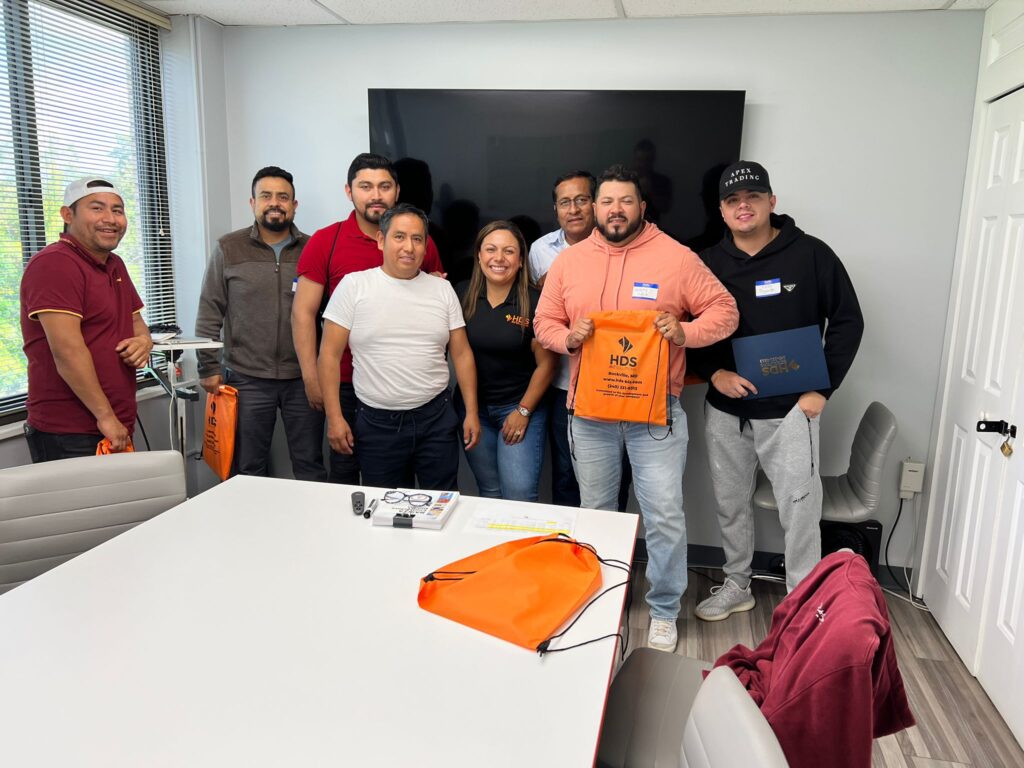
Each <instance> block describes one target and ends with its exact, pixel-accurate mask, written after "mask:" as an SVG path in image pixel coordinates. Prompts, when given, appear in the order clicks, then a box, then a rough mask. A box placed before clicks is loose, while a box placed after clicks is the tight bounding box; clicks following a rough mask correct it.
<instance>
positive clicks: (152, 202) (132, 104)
mask: <svg viewBox="0 0 1024 768" xmlns="http://www.w3.org/2000/svg"><path fill="white" fill-rule="evenodd" d="M0 25H2V26H0V32H2V34H0V64H2V66H3V71H2V72H0V418H2V417H3V416H4V415H5V414H6V415H8V416H10V415H11V414H14V413H17V412H18V411H19V410H20V409H21V407H22V406H23V403H24V398H25V392H26V388H27V383H26V361H25V357H24V354H23V353H22V350H21V345H22V339H21V326H20V319H19V310H20V302H19V296H18V292H19V286H20V283H21V272H22V270H23V268H24V265H25V263H26V262H27V261H28V260H29V258H31V256H32V255H33V254H34V253H36V252H37V251H39V250H40V249H41V248H42V247H43V246H45V245H46V244H47V243H50V242H53V241H54V240H55V239H57V236H58V235H59V234H60V232H61V230H62V228H63V222H62V221H61V218H60V207H61V203H62V199H63V192H64V186H65V185H66V184H67V183H68V182H69V181H71V180H73V179H75V178H78V177H80V176H86V175H97V176H101V177H104V178H107V179H109V180H110V181H112V182H113V183H114V184H116V185H117V186H118V187H120V189H121V190H122V192H124V194H125V196H126V200H125V207H126V210H127V214H128V231H127V233H126V235H125V237H124V239H123V240H122V241H121V244H120V246H119V247H118V249H117V253H118V254H119V255H120V256H121V257H122V258H123V259H124V261H125V263H126V264H127V265H128V269H129V271H130V274H131V276H132V280H133V281H134V283H135V286H136V288H137V289H138V291H139V294H140V295H141V296H142V299H143V301H144V302H145V304H146V308H145V309H144V310H143V314H144V316H145V318H146V321H147V322H149V323H154V322H174V321H175V314H174V279H173V271H172V260H171V238H170V222H169V220H168V206H167V178H166V161H165V153H164V126H163V107H162V93H161V85H160V44H159V36H158V29H157V27H156V26H154V25H153V24H151V23H149V22H147V21H144V20H140V19H138V18H136V17H134V16H132V15H128V14H126V13H124V12H123V11H121V10H118V9H116V8H112V7H109V6H107V5H104V4H101V3H97V2H90V1H89V0H46V1H45V2H44V1H42V0H0Z"/></svg>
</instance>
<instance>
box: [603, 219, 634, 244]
mask: <svg viewBox="0 0 1024 768" xmlns="http://www.w3.org/2000/svg"><path fill="white" fill-rule="evenodd" d="M616 223H617V222H616ZM643 225H644V217H643V216H641V217H639V218H638V219H637V220H636V221H634V222H630V223H628V224H627V225H626V228H625V229H623V230H621V231H619V232H612V231H611V228H610V227H607V226H606V225H604V224H602V223H601V222H597V230H598V231H599V232H600V233H601V235H602V236H603V237H604V239H605V240H607V241H608V242H609V243H621V242H622V241H623V240H626V239H628V238H629V237H631V236H632V235H633V234H634V233H635V232H636V231H637V230H638V229H640V227H642V226H643Z"/></svg>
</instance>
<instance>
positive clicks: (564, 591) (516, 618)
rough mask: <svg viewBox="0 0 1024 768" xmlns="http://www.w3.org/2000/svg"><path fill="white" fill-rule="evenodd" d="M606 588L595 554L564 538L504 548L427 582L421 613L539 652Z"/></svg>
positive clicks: (422, 589) (528, 541)
mask: <svg viewBox="0 0 1024 768" xmlns="http://www.w3.org/2000/svg"><path fill="white" fill-rule="evenodd" d="M600 586H601V564H600V561H599V559H598V557H597V554H596V553H595V552H594V550H593V548H592V547H590V546H589V545H586V544H580V543H579V542H576V541H574V540H573V539H570V538H568V537H567V536H564V535H562V534H558V535H555V536H533V537H530V538H526V539H518V540H516V541H509V542H506V543H504V544H499V545H497V546H495V547H491V548H490V549H485V550H483V551H482V552H477V553H476V554H475V555H470V556H469V557H467V558H463V559H462V560H456V561H455V562H454V563H449V564H448V565H445V566H443V567H441V568H439V569H438V570H436V571H434V572H433V573H430V574H428V575H427V576H426V577H424V578H423V579H421V580H420V593H419V604H420V608H423V609H424V610H427V611H430V612H431V613H436V614H437V615H438V616H444V617H445V618H447V619H451V620H452V621H457V622H458V623H459V624H464V625H466V626H467V627H472V628H473V629H478V630H480V631H481V632H486V633H487V634H489V635H494V636H495V637H500V638H501V639H502V640H508V641H509V642H510V643H515V644H516V645H519V646H522V647H523V648H528V649H529V650H531V651H537V650H541V651H543V650H546V647H547V646H546V641H547V640H549V639H550V638H551V637H552V635H554V634H555V632H556V631H557V630H558V628H559V627H560V626H562V624H564V623H565V622H566V621H567V620H568V619H569V617H570V616H572V615H573V614H574V613H575V612H576V611H577V610H578V609H579V608H580V606H582V605H583V604H584V603H585V602H586V601H587V599H588V598H589V597H590V596H591V595H592V594H594V592H596V591H597V589H598V587H600Z"/></svg>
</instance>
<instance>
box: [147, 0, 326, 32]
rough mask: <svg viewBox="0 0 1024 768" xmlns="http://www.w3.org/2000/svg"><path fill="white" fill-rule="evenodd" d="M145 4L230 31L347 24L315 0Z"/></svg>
mask: <svg viewBox="0 0 1024 768" xmlns="http://www.w3.org/2000/svg"><path fill="white" fill-rule="evenodd" d="M142 4H143V5H146V6H149V7H150V8H152V9H153V10H156V11H160V12H161V13H166V14H167V15H168V16H173V15H175V14H195V15H197V16H205V17H206V18H208V19H211V20H213V21H216V22H217V23H218V24H223V25H224V26H229V27H230V26H264V27H278V26H296V25H299V24H342V23H344V22H343V21H342V20H341V19H339V18H338V17H337V16H335V15H334V14H332V13H331V12H330V11H327V10H325V9H324V8H323V7H322V6H321V5H320V4H319V3H316V2H314V1H313V0H289V2H281V0H145V1H144V2H143V3H142Z"/></svg>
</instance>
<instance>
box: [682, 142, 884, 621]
mask: <svg viewBox="0 0 1024 768" xmlns="http://www.w3.org/2000/svg"><path fill="white" fill-rule="evenodd" d="M719 197H720V199H721V205H720V208H721V212H722V218H723V219H724V220H725V224H726V227H727V228H728V230H729V231H728V232H727V233H726V235H725V237H724V238H723V239H722V241H721V242H720V243H719V244H718V245H714V246H712V247H710V248H708V249H706V250H705V251H704V252H703V253H701V258H702V259H703V260H704V263H705V264H707V266H708V268H709V269H710V270H711V271H712V272H713V273H714V274H715V277H717V278H718V279H719V280H720V281H721V282H722V283H723V284H724V285H725V287H726V288H727V289H728V291H729V292H730V293H731V294H732V295H733V297H734V298H735V299H736V305H737V307H738V309H739V311H740V324H739V328H738V329H737V330H736V332H735V333H734V334H733V336H732V337H730V338H728V339H724V340H723V341H720V342H718V343H717V344H714V345H712V346H710V347H707V348H705V349H699V350H696V349H695V350H690V355H689V357H690V365H691V368H692V370H694V371H695V372H696V373H698V374H699V375H700V376H702V377H703V378H705V379H707V381H708V382H709V384H708V394H707V404H706V407H705V436H706V439H707V450H708V462H709V464H710V466H711V479H712V482H713V484H714V489H715V501H716V503H717V506H718V522H719V525H720V526H721V531H722V548H723V549H724V550H725V559H726V562H725V575H726V578H725V583H724V584H723V585H722V586H720V587H714V588H712V590H711V596H710V597H708V598H707V599H706V600H704V601H703V602H701V603H700V604H699V605H698V606H697V610H696V614H697V618H700V619H704V620H705V621H719V620H721V619H725V618H728V617H729V616H730V615H731V614H733V613H736V612H738V611H748V610H750V609H751V608H753V607H754V598H753V597H752V596H751V594H750V573H751V571H750V562H751V559H752V558H753V555H754V512H753V507H752V504H751V501H752V497H753V493H754V487H755V484H756V472H757V466H758V464H759V463H760V465H761V468H762V469H763V470H764V472H765V474H766V475H767V476H768V479H769V480H770V481H771V484H772V488H773V489H774V491H775V498H776V501H777V502H778V505H779V519H780V522H781V523H782V528H783V530H784V531H785V536H786V587H787V588H788V589H789V590H790V591H792V590H793V589H794V588H795V587H796V585H797V584H799V583H800V580H801V579H803V577H804V576H806V575H807V574H808V573H809V572H810V571H811V569H812V568H813V567H814V565H815V564H816V563H817V562H818V560H820V559H821V533H820V529H819V522H820V520H821V478H820V476H819V474H818V464H819V462H818V417H819V416H820V414H821V411H822V409H823V408H824V407H825V401H826V400H827V398H828V397H829V396H830V395H831V394H832V392H834V391H835V390H836V389H837V388H838V387H839V385H840V384H841V383H842V381H843V378H844V377H845V376H846V373H847V371H849V370H850V366H851V365H852V364H853V359H854V356H855V355H856V354H857V348H858V347H859V346H860V339H861V335H862V334H863V332H864V319H863V317H862V316H861V311H860V305H859V304H858V302H857V294H856V293H855V292H854V290H853V284H852V283H851V282H850V278H849V275H847V274H846V270H845V269H844V268H843V265H842V262H840V261H839V258H838V257H837V256H836V255H835V253H833V252H832V249H831V248H829V247H828V246H827V245H826V244H825V243H823V242H821V240H818V239H817V238H814V237H811V236H810V235H807V234H805V233H804V232H802V231H801V230H800V229H798V228H797V226H796V224H795V223H794V222H793V219H791V218H790V217H789V216H780V215H776V214H775V213H774V210H775V195H773V194H772V188H771V184H770V182H769V179H768V172H767V171H766V170H765V169H764V168H763V167H762V166H761V165H759V164H757V163H753V162H747V161H740V162H738V163H734V164H733V165H731V166H729V167H728V168H726V169H725V171H724V172H723V173H722V178H721V181H720V182H719ZM809 325H817V326H818V327H819V328H820V329H821V331H822V333H824V340H825V363H826V366H827V367H828V374H829V381H830V382H831V388H830V389H827V390H822V391H817V392H803V393H795V394H790V395H778V396H774V397H765V398H762V399H745V398H747V396H748V395H754V394H757V388H756V386H755V385H754V384H753V383H752V382H750V381H748V380H747V379H745V378H743V377H742V376H740V375H739V374H738V373H736V363H735V360H734V359H733V354H732V339H733V338H737V337H744V336H754V335H757V334H762V333H773V332H776V331H785V330H790V329H795V328H803V327H806V326H809Z"/></svg>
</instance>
